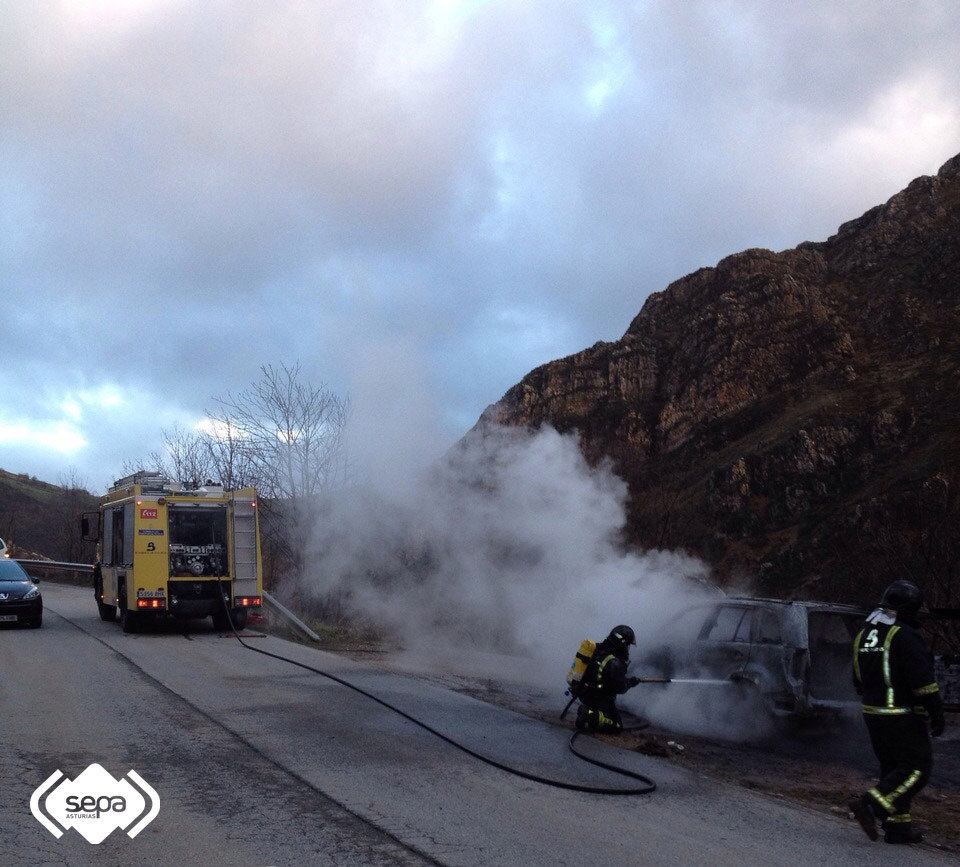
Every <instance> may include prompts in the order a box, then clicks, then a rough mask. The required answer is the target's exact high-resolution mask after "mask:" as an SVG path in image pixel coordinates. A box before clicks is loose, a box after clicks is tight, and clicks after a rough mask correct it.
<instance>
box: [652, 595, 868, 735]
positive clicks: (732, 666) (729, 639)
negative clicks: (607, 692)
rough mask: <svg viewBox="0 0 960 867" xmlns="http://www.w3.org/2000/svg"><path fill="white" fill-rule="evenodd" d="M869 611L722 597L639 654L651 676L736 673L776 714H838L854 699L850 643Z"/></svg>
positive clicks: (732, 677)
mask: <svg viewBox="0 0 960 867" xmlns="http://www.w3.org/2000/svg"><path fill="white" fill-rule="evenodd" d="M866 614H867V612H865V611H864V610H862V609H860V608H856V607H854V606H849V605H834V604H831V603H826V602H786V601H782V600H777V599H749V598H736V597H725V598H723V599H720V600H716V601H712V602H709V603H702V604H698V605H695V606H693V607H691V608H689V609H687V610H686V611H684V612H681V613H680V614H679V615H677V616H676V617H674V618H673V619H672V620H671V621H669V622H668V623H666V624H665V625H664V629H663V630H662V632H660V633H659V635H658V636H656V637H655V640H654V641H653V642H652V643H651V644H650V645H649V646H648V647H649V649H648V650H647V651H646V653H645V654H643V655H641V656H640V657H639V658H638V660H637V661H638V662H639V664H640V668H641V669H642V670H643V672H644V673H645V674H646V673H647V672H650V673H651V674H653V675H654V676H659V677H669V678H691V679H711V680H719V681H732V682H734V683H735V684H737V685H738V687H739V690H740V692H741V693H743V694H744V695H746V696H749V698H750V699H751V700H752V701H754V703H755V704H757V705H758V706H759V707H762V708H764V709H765V710H766V711H768V712H769V713H771V714H773V715H775V716H780V717H791V718H795V719H798V718H810V717H818V716H824V715H839V714H840V713H842V712H844V711H845V710H850V709H853V708H855V707H857V701H858V700H857V695H856V693H855V691H854V689H853V680H852V666H853V659H852V645H853V638H854V636H855V635H856V634H857V632H858V631H859V629H860V627H861V625H862V622H863V619H864V617H865V616H866Z"/></svg>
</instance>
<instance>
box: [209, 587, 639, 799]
mask: <svg viewBox="0 0 960 867" xmlns="http://www.w3.org/2000/svg"><path fill="white" fill-rule="evenodd" d="M220 589H221V591H222V590H223V585H222V583H221V585H220ZM220 598H221V599H222V600H223V606H224V609H225V610H226V613H227V618H228V622H229V623H230V628H231V629H232V630H233V634H234V636H235V637H236V639H237V641H239V642H240V644H241V645H243V647H245V648H246V649H247V650H250V651H253V652H254V653H259V654H261V655H263V656H269V657H270V658H271V659H277V660H280V661H281V662H287V663H289V664H290V665H295V666H297V667H298V668H303V669H306V670H307V671H312V672H313V673H314V674H319V675H320V676H321V677H325V678H327V679H328V680H332V681H333V682H334V683H337V684H339V685H340V686H345V687H346V688H347V689H351V690H353V691H354V692H356V693H359V694H360V695H362V696H364V697H365V698H368V699H370V701H373V702H376V703H377V704H379V705H381V706H382V707H385V708H387V710H390V711H393V712H394V713H395V714H399V715H400V716H402V717H403V718H404V719H405V720H408V721H409V722H412V723H413V724H414V725H417V726H419V727H420V728H422V729H424V730H425V731H428V732H429V733H430V734H432V735H434V736H435V737H437V738H439V739H440V740H442V741H444V743H447V744H449V745H450V746H452V747H456V748H457V749H458V750H460V751H461V752H463V753H466V754H467V755H468V756H471V757H473V758H475V759H477V760H478V761H481V762H483V763H484V764H486V765H490V766H491V767H494V768H497V769H498V770H501V771H505V772H506V773H508V774H513V775H514V776H516V777H521V778H522V779H524V780H530V781H531V782H534V783H541V784H542V785H545V786H552V787H554V788H557V789H568V790H570V791H573V792H586V793H587V794H590V795H649V794H650V793H651V792H653V791H654V790H655V789H656V788H657V784H656V783H655V782H654V781H653V780H651V779H650V778H649V777H646V776H644V775H643V774H640V773H637V772H636V771H630V770H627V769H626V768H621V767H618V766H616V765H611V764H608V763H607V762H602V761H600V760H599V759H594V758H591V757H590V756H587V755H585V754H584V753H582V752H580V751H578V750H577V748H576V747H575V746H574V744H575V743H576V740H577V737H578V736H579V735H580V732H574V733H573V735H572V736H571V738H570V742H569V744H568V746H569V748H570V752H572V753H573V754H574V755H575V756H577V758H579V759H582V760H583V761H585V762H589V763H590V764H591V765H596V766H597V767H598V768H603V769H604V770H606V771H610V772H611V773H614V774H620V775H621V776H624V777H627V778H629V779H631V780H637V781H638V782H640V783H642V784H643V785H641V786H636V787H630V788H616V787H606V786H586V785H582V784H580V783H570V782H567V781H565V780H554V779H551V778H550V777H542V776H540V775H539V774H532V773H530V772H529V771H524V770H521V769H520V768H514V767H512V766H510V765H506V764H504V763H503V762H498V761H497V760H496V759H491V758H490V757H489V756H485V755H483V754H482V753H478V752H476V751H475V750H472V749H470V747H468V746H465V745H464V744H462V743H460V742H459V741H456V740H454V739H453V738H451V737H449V736H447V735H445V734H443V732H440V731H437V729H435V728H433V726H431V725H429V724H428V723H425V722H423V720H420V719H417V718H416V717H415V716H412V715H411V714H409V713H407V712H406V711H404V710H401V709H400V708H398V707H397V706H396V705H392V704H390V702H388V701H384V700H383V699H382V698H380V697H379V696H376V695H374V694H373V693H371V692H367V690H365V689H361V688H360V687H359V686H357V685H356V684H353V683H350V681H348V680H344V679H343V678H342V677H338V676H337V675H335V674H331V673H330V672H329V671H323V670H322V669H320V668H315V667H314V666H312V665H307V664H306V663H305V662H298V661H297V660H296V659H290V658H289V657H286V656H281V655H280V654H278V653H271V652H270V651H269V650H263V649H262V648H259V647H253V646H252V645H250V644H247V643H246V642H245V641H244V640H243V638H242V637H241V635H240V633H239V632H238V631H237V628H236V626H235V625H234V622H233V618H232V617H231V616H230V609H229V607H228V606H227V597H226V596H225V595H224V593H223V592H221V593H220Z"/></svg>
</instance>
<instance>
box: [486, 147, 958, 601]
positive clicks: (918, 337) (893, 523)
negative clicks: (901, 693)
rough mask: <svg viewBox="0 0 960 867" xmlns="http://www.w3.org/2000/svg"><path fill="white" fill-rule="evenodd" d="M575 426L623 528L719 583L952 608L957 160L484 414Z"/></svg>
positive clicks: (698, 278)
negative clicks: (910, 591)
mask: <svg viewBox="0 0 960 867" xmlns="http://www.w3.org/2000/svg"><path fill="white" fill-rule="evenodd" d="M490 422H499V423H501V424H504V425H511V426H530V427H533V428H536V427H538V426H540V425H544V424H550V425H553V426H554V427H556V428H557V429H558V430H560V431H571V430H577V431H579V432H580V434H581V437H582V449H583V451H584V453H585V454H586V456H587V457H588V459H590V460H591V461H594V462H596V461H599V460H601V459H603V458H604V457H609V458H611V459H612V460H613V463H614V466H615V469H616V471H617V472H618V473H619V474H620V475H621V476H622V477H623V478H624V479H625V480H626V481H627V483H628V485H629V489H630V492H631V501H630V506H629V518H628V525H627V528H626V535H627V541H628V542H629V543H631V544H633V545H636V546H639V547H644V548H651V547H656V548H671V549H673V548H682V549H686V550H688V551H690V552H692V553H694V554H697V555H699V556H700V557H703V558H704V559H706V560H707V561H708V562H709V563H711V564H712V565H713V567H714V569H715V572H716V574H717V576H718V578H719V579H720V580H721V581H722V582H725V583H747V584H749V585H750V586H751V588H752V589H753V590H755V591H759V592H765V593H769V594H777V595H790V596H806V597H811V596H813V597H819V598H827V599H847V600H849V599H852V598H853V599H855V598H861V599H864V600H866V599H872V598H873V597H874V596H875V594H876V592H877V590H878V588H880V587H881V586H882V585H884V584H885V582H887V581H888V580H889V579H890V578H891V577H913V578H914V579H916V580H918V581H920V582H921V583H922V584H923V585H924V586H925V587H926V588H927V592H928V595H931V596H932V597H933V598H934V599H935V601H937V602H938V603H939V604H943V605H948V604H950V605H954V606H960V155H958V156H957V157H954V158H953V159H951V160H950V161H949V162H947V163H946V164H945V165H944V166H943V167H942V168H941V170H940V172H939V173H938V174H937V175H936V176H935V177H921V178H918V179H916V180H915V181H913V182H912V183H911V184H910V185H909V186H908V187H907V188H906V189H905V190H903V191H902V192H900V193H898V194H897V195H895V196H894V197H893V198H892V199H890V200H889V201H888V202H887V203H886V204H884V205H880V206H877V207H875V208H872V209H871V210H869V211H868V212H867V213H865V214H864V215H863V216H862V217H860V218H859V219H856V220H852V221H850V222H848V223H845V224H843V225H842V226H841V227H840V229H839V230H838V231H837V233H836V234H835V235H833V236H832V237H830V238H829V239H828V240H826V241H824V242H822V243H804V244H801V245H799V246H798V247H797V248H796V249H793V250H787V251H784V252H780V253H773V252H771V251H769V250H759V249H755V250H746V251H744V252H742V253H737V254H735V255H733V256H729V257H728V258H726V259H723V260H722V261H720V262H719V263H718V264H717V265H716V266H715V267H713V268H702V269H700V270H699V271H695V272H694V273H692V274H690V275H688V276H686V277H684V278H682V279H680V280H677V281H676V282H674V283H672V284H671V285H670V286H668V287H667V289H666V290H665V291H663V292H659V293H656V294H654V295H652V296H650V298H648V300H647V302H646V303H645V304H644V306H643V309H642V310H641V311H640V313H639V315H638V316H637V317H636V318H635V319H634V320H633V322H632V323H631V324H630V327H629V328H628V329H627V332H626V334H624V335H623V337H622V338H621V339H620V340H618V341H616V342H613V343H603V342H601V343H597V344H596V345H594V346H592V347H591V348H589V349H585V350H583V351H582V352H579V353H577V354H575V355H572V356H570V357H568V358H563V359H560V360H558V361H553V362H550V363H549V364H545V365H543V366H542V367H539V368H537V369H536V370H533V371H532V372H531V373H529V374H528V375H527V376H525V377H524V379H523V380H522V381H521V382H520V383H519V384H518V385H516V386H514V387H513V388H511V389H510V390H509V391H508V392H507V393H506V395H504V397H503V398H502V399H501V400H500V401H499V402H498V403H496V404H495V405H493V406H491V407H490V408H488V409H487V411H486V412H485V413H484V416H483V417H482V419H481V422H480V424H479V425H478V427H480V428H482V427H483V425H485V424H487V423H490Z"/></svg>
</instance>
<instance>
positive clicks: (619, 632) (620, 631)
mask: <svg viewBox="0 0 960 867" xmlns="http://www.w3.org/2000/svg"><path fill="white" fill-rule="evenodd" d="M607 641H608V642H609V643H610V644H613V645H615V646H616V647H619V648H621V649H622V650H626V649H627V648H628V647H629V646H630V645H631V644H636V643H637V636H636V635H634V633H633V630H632V629H631V628H630V627H629V626H622V625H621V626H614V627H613V629H612V630H610V634H609V635H608V636H607Z"/></svg>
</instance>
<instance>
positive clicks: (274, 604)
mask: <svg viewBox="0 0 960 867" xmlns="http://www.w3.org/2000/svg"><path fill="white" fill-rule="evenodd" d="M263 599H264V602H267V603H269V604H270V607H271V608H274V609H276V610H277V612H279V614H280V616H281V617H283V619H284V620H286V621H287V622H288V623H290V624H291V625H293V626H294V627H296V628H297V629H299V630H300V631H301V632H302V633H303V634H304V635H306V636H307V638H309V639H311V640H312V641H320V636H319V635H317V633H316V632H314V631H313V630H312V629H311V628H310V627H309V626H307V624H306V623H304V622H303V621H302V620H301V619H300V618H299V617H297V615H296V614H294V613H293V612H292V611H291V610H290V609H289V608H287V607H286V606H285V605H283V604H281V602H280V601H279V600H278V599H277V598H276V597H275V596H274V595H273V594H272V593H269V592H268V591H266V590H264V591H263Z"/></svg>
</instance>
